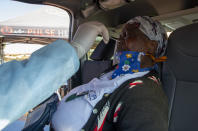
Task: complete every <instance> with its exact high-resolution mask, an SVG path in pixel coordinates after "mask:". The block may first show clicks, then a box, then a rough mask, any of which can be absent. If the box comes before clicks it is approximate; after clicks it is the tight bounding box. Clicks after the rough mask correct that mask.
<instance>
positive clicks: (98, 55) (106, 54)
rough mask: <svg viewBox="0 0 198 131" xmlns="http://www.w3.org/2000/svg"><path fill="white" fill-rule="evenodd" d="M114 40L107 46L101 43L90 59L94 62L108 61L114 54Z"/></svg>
mask: <svg viewBox="0 0 198 131" xmlns="http://www.w3.org/2000/svg"><path fill="white" fill-rule="evenodd" d="M115 43H116V42H115V40H113V39H110V40H109V42H108V44H105V43H104V41H101V42H100V43H99V44H98V45H97V47H96V49H95V50H94V52H93V53H92V54H91V56H90V58H91V59H92V60H95V61H102V60H110V59H111V57H112V56H113V53H114V48H115Z"/></svg>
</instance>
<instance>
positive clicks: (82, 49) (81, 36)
mask: <svg viewBox="0 0 198 131" xmlns="http://www.w3.org/2000/svg"><path fill="white" fill-rule="evenodd" d="M98 35H102V37H103V41H104V42H105V43H108V41H109V32H108V30H107V28H106V27H105V26H104V25H103V24H102V23H100V22H96V21H91V22H86V23H84V24H81V25H80V26H79V27H78V29H77V31H76V33H75V35H74V38H73V40H72V42H71V45H72V46H73V47H74V48H75V49H76V51H77V54H78V57H79V58H82V57H83V56H84V55H85V54H86V53H87V51H88V50H89V49H90V48H91V46H92V45H93V43H94V41H95V40H96V37H97V36H98Z"/></svg>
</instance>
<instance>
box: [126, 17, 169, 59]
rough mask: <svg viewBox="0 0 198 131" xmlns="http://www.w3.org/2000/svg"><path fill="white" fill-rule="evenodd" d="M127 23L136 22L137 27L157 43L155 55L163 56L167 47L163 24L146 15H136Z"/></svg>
mask: <svg viewBox="0 0 198 131" xmlns="http://www.w3.org/2000/svg"><path fill="white" fill-rule="evenodd" d="M127 23H130V24H133V23H138V24H139V26H138V28H139V29H140V30H141V31H142V32H143V33H144V34H145V35H146V36H147V37H148V38H149V39H150V40H155V41H157V43H158V47H157V51H156V52H155V56H156V57H161V56H164V54H165V51H166V47H167V35H166V31H165V30H164V28H163V26H162V25H161V24H160V23H159V22H158V21H155V20H153V19H151V18H150V17H148V16H137V17H135V18H133V19H131V20H129V21H128V22H127Z"/></svg>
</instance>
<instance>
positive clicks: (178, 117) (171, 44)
mask: <svg viewBox="0 0 198 131" xmlns="http://www.w3.org/2000/svg"><path fill="white" fill-rule="evenodd" d="M167 57H168V61H167V62H165V63H164V65H163V78H162V79H163V85H164V88H165V91H166V93H167V95H168V97H169V105H170V113H169V118H170V119H169V131H198V124H197V122H198V101H197V100H198V23H196V24H192V25H188V26H185V27H182V28H179V29H177V30H175V31H174V32H173V33H172V34H171V35H170V37H169V41H168V48H167Z"/></svg>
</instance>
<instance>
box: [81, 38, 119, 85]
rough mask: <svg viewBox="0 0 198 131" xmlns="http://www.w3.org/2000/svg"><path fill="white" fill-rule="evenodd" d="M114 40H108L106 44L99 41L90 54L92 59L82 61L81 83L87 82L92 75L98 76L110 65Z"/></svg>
mask: <svg viewBox="0 0 198 131" xmlns="http://www.w3.org/2000/svg"><path fill="white" fill-rule="evenodd" d="M115 43H116V42H115V41H114V40H112V39H111V40H110V41H109V43H108V44H104V42H103V41H101V42H100V43H99V44H98V46H97V47H96V49H95V50H94V52H93V53H92V55H91V57H90V58H91V59H92V60H86V61H84V63H83V65H82V69H81V70H82V84H85V83H88V82H89V81H90V80H92V79H93V78H94V77H98V76H99V75H100V74H101V73H103V72H104V71H105V70H107V69H109V68H111V66H112V60H111V58H112V56H113V53H114V49H115Z"/></svg>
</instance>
